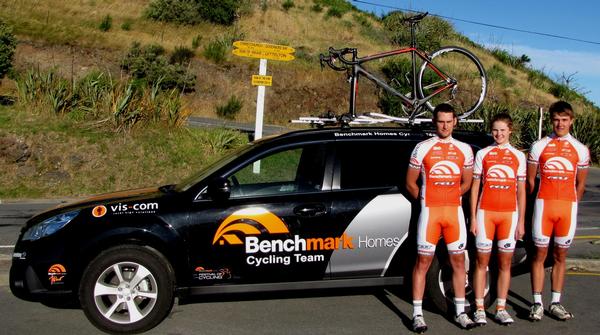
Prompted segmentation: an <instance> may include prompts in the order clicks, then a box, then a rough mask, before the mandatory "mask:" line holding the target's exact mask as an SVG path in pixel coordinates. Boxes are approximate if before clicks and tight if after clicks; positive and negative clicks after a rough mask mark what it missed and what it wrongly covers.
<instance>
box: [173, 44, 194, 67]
mask: <svg viewBox="0 0 600 335" xmlns="http://www.w3.org/2000/svg"><path fill="white" fill-rule="evenodd" d="M192 58H194V51H193V50H191V49H190V48H187V47H185V46H178V47H175V50H173V53H172V54H171V56H170V57H169V63H171V64H180V65H188V64H189V63H190V61H191V60H192Z"/></svg>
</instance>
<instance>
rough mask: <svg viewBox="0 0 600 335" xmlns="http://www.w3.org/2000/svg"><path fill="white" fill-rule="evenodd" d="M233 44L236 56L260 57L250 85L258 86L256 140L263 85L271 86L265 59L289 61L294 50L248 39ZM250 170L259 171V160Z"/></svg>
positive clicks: (263, 101) (261, 124)
mask: <svg viewBox="0 0 600 335" xmlns="http://www.w3.org/2000/svg"><path fill="white" fill-rule="evenodd" d="M233 46H234V48H235V49H233V54H234V55H236V56H240V57H249V58H258V59H260V63H259V69H258V75H253V76H252V85H253V86H258V94H257V97H256V122H255V124H254V139H255V140H257V139H259V138H262V130H263V115H264V107H265V86H271V85H272V84H273V77H272V76H267V59H270V60H278V61H284V62H287V61H291V60H293V59H294V58H295V57H294V55H293V53H294V51H295V50H294V48H292V47H289V46H287V45H277V44H269V43H257V42H249V41H235V42H233ZM252 172H254V173H259V172H260V161H257V162H255V163H254V166H253V167H252Z"/></svg>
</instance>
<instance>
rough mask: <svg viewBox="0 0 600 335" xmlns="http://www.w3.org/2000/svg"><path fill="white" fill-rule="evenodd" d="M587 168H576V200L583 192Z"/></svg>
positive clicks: (580, 198)
mask: <svg viewBox="0 0 600 335" xmlns="http://www.w3.org/2000/svg"><path fill="white" fill-rule="evenodd" d="M588 171H589V169H577V177H576V179H575V187H576V190H577V201H578V202H579V201H581V200H582V199H583V193H584V192H585V181H586V179H587V175H588Z"/></svg>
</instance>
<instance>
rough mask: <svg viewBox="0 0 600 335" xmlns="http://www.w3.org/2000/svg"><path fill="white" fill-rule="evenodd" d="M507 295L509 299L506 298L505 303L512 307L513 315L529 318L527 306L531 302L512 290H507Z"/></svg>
mask: <svg viewBox="0 0 600 335" xmlns="http://www.w3.org/2000/svg"><path fill="white" fill-rule="evenodd" d="M508 296H509V297H510V299H508V300H507V301H506V303H507V304H508V305H510V306H511V307H512V309H513V311H515V316H516V317H517V318H519V319H522V320H529V308H528V307H529V305H531V302H530V301H529V300H527V299H525V298H524V297H523V296H521V295H520V294H518V293H516V292H515V291H512V290H509V291H508ZM523 306H525V307H523Z"/></svg>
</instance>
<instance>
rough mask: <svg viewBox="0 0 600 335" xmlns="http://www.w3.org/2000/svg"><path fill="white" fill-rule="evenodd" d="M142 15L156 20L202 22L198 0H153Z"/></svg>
mask: <svg viewBox="0 0 600 335" xmlns="http://www.w3.org/2000/svg"><path fill="white" fill-rule="evenodd" d="M144 16H145V17H146V18H149V19H153V20H156V21H163V22H173V23H178V24H197V23H200V22H202V16H201V15H200V7H199V2H198V0H193V1H185V0H154V1H152V2H150V4H149V5H148V7H147V8H146V10H145V11H144Z"/></svg>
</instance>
